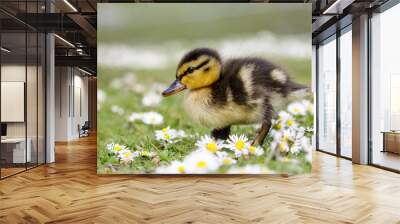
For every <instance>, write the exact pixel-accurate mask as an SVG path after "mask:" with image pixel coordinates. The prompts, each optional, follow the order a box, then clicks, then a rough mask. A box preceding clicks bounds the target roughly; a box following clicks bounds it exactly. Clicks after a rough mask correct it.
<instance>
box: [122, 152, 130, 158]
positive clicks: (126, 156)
mask: <svg viewBox="0 0 400 224" xmlns="http://www.w3.org/2000/svg"><path fill="white" fill-rule="evenodd" d="M131 155H132V153H131V152H126V153H124V157H125V158H129V157H130V156H131Z"/></svg>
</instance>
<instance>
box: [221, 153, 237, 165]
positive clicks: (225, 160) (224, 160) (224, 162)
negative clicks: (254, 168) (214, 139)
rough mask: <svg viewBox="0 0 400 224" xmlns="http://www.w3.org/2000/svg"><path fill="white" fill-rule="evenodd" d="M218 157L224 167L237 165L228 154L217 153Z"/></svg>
mask: <svg viewBox="0 0 400 224" xmlns="http://www.w3.org/2000/svg"><path fill="white" fill-rule="evenodd" d="M216 155H217V157H218V161H219V163H220V164H222V165H223V166H230V165H233V164H236V160H235V159H233V158H231V157H229V155H228V153H227V152H225V151H217V152H216Z"/></svg>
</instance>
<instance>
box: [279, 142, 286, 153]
mask: <svg viewBox="0 0 400 224" xmlns="http://www.w3.org/2000/svg"><path fill="white" fill-rule="evenodd" d="M278 148H279V151H281V152H283V151H285V143H283V142H281V143H279V145H278Z"/></svg>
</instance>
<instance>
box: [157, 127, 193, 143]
mask: <svg viewBox="0 0 400 224" xmlns="http://www.w3.org/2000/svg"><path fill="white" fill-rule="evenodd" d="M155 135H156V139H157V140H159V141H165V142H168V143H172V142H176V141H177V140H178V138H182V137H185V136H186V134H185V132H184V131H182V130H175V129H171V128H170V127H166V128H163V129H161V130H156V131H155Z"/></svg>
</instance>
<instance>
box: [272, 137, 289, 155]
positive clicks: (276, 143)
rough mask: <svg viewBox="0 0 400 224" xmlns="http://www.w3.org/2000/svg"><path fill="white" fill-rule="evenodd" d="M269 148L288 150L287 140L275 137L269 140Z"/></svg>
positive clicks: (280, 150)
mask: <svg viewBox="0 0 400 224" xmlns="http://www.w3.org/2000/svg"><path fill="white" fill-rule="evenodd" d="M271 149H274V150H279V152H289V150H290V149H289V144H288V143H287V141H282V140H280V139H275V140H273V141H272V142H271Z"/></svg>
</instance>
